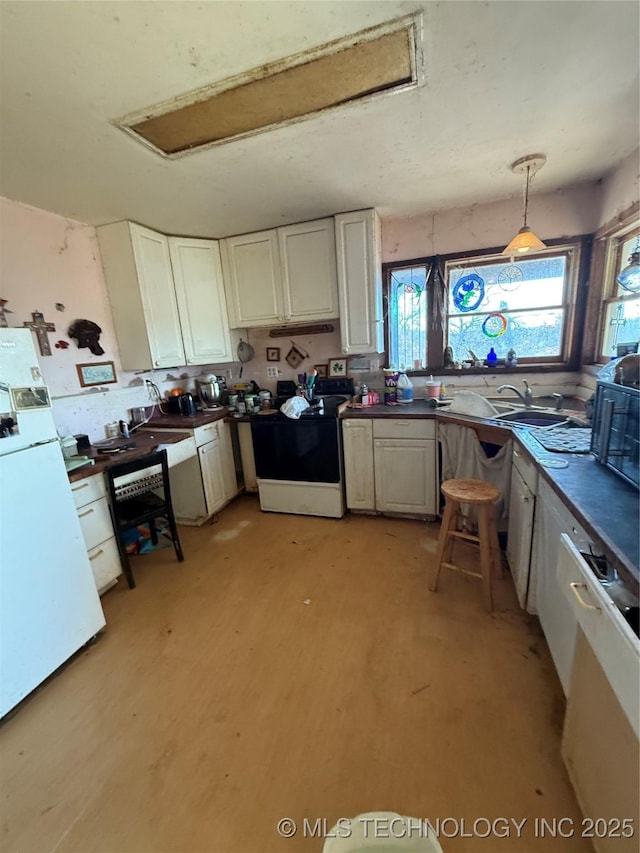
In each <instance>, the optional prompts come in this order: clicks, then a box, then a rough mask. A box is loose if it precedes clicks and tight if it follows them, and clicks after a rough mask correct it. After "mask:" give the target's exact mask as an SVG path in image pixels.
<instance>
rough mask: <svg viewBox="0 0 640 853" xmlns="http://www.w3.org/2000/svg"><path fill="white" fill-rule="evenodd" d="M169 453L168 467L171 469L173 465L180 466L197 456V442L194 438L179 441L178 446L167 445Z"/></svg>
mask: <svg viewBox="0 0 640 853" xmlns="http://www.w3.org/2000/svg"><path fill="white" fill-rule="evenodd" d="M164 447H165V449H166V451H167V465H168V466H169V468H171V467H172V466H173V465H179V464H180V462H184V461H185V460H187V459H191V457H192V456H196V455H197V453H198V451H197V449H196V442H195V439H193V438H185V439H184V440H183V441H178V442H176V444H165V445H164Z"/></svg>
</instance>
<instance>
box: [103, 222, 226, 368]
mask: <svg viewBox="0 0 640 853" xmlns="http://www.w3.org/2000/svg"><path fill="white" fill-rule="evenodd" d="M96 233H97V235H98V243H99V245H100V254H101V255H102V264H103V267H104V272H105V278H106V282H107V290H108V293H109V301H110V303H111V309H112V312H113V320H114V325H115V330H116V335H117V337H118V345H119V348H120V356H121V360H122V367H123V368H124V369H125V370H152V369H154V368H157V367H178V366H181V365H184V364H219V363H222V362H228V361H233V360H234V358H235V354H234V351H233V344H234V342H233V340H232V338H231V335H230V332H229V322H228V319H227V307H226V302H225V293H224V287H223V282H222V268H221V264H220V249H219V245H218V242H217V241H216V240H193V239H189V238H187V237H166V236H165V235H164V234H158V233H157V232H155V231H151V230H150V229H149V228H143V227H142V226H141V225H136V224H135V223H133V222H115V223H113V224H112V225H103V226H100V227H99V228H96Z"/></svg>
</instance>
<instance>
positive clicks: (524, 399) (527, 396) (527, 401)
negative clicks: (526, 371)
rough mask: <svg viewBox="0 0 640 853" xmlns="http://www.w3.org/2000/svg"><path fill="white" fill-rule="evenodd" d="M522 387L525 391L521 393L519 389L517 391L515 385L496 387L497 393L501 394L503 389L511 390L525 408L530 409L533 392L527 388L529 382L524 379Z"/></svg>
mask: <svg viewBox="0 0 640 853" xmlns="http://www.w3.org/2000/svg"><path fill="white" fill-rule="evenodd" d="M524 388H525V391H524V394H523V393H522V392H521V391H518V389H517V388H516V387H515V385H501V386H500V387H499V388H498V394H502V392H503V391H513V392H514V394H517V395H518V397H520V399H521V400H522V402H523V403H524V404H525V406H526V407H527V409H530V408H531V407H532V406H533V392H532V390H531V388H529V383H528V382H527V380H526V379H525V380H524Z"/></svg>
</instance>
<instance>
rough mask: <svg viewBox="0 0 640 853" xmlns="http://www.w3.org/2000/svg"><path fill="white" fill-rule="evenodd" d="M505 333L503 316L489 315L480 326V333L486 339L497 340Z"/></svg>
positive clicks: (505, 327)
mask: <svg viewBox="0 0 640 853" xmlns="http://www.w3.org/2000/svg"><path fill="white" fill-rule="evenodd" d="M506 331H507V318H506V317H505V316H504V314H489V316H488V317H486V318H485V321H484V323H483V324H482V333H483V334H484V335H485V336H486V337H487V338H499V337H500V336H501V335H504V333H505V332H506Z"/></svg>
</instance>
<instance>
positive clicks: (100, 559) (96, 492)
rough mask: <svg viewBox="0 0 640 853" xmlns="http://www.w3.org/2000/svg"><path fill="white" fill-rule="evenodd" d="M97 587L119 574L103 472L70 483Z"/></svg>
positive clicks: (103, 586) (103, 588)
mask: <svg viewBox="0 0 640 853" xmlns="http://www.w3.org/2000/svg"><path fill="white" fill-rule="evenodd" d="M71 493H72V494H73V500H74V502H75V505H76V510H77V512H78V518H79V519H80V527H81V528H82V534H83V536H84V541H85V544H86V546H87V555H88V557H89V562H90V564H91V570H92V572H93V578H94V580H95V584H96V589H97V590H98V592H99V593H103V592H106V591H107V589H109V588H110V587H111V586H113V584H114V583H115V582H116V579H117V577H118V575H120V574H121V573H122V565H121V563H120V555H119V553H118V546H117V544H116V538H115V535H114V532H113V524H112V522H111V513H110V512H109V504H108V501H107V489H106V485H105V482H104V476H103V475H102V474H94V476H93V477H85V478H84V479H83V480H76V481H75V482H73V483H71Z"/></svg>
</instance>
